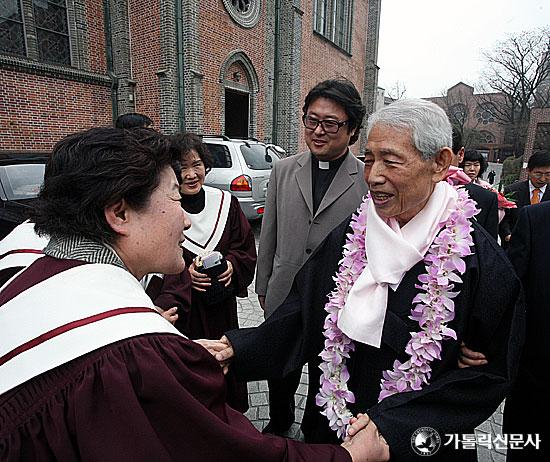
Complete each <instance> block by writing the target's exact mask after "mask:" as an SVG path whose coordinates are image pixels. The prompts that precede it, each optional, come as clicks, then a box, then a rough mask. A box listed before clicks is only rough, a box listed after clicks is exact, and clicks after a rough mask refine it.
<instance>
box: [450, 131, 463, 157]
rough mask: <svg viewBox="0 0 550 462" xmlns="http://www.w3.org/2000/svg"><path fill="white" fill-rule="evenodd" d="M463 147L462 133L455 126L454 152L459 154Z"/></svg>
mask: <svg viewBox="0 0 550 462" xmlns="http://www.w3.org/2000/svg"><path fill="white" fill-rule="evenodd" d="M463 147H464V145H463V144H462V133H460V132H459V131H458V130H457V129H456V127H453V148H452V149H453V153H454V154H455V155H457V154H458V151H460V149H461V148H463Z"/></svg>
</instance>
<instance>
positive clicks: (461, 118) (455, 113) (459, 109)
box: [449, 103, 468, 125]
mask: <svg viewBox="0 0 550 462" xmlns="http://www.w3.org/2000/svg"><path fill="white" fill-rule="evenodd" d="M449 112H450V115H451V120H452V122H453V123H454V122H456V123H458V124H459V125H464V123H465V122H466V118H467V117H468V109H466V105H464V104H462V103H457V104H454V105H452V106H451V110H450V111H449Z"/></svg>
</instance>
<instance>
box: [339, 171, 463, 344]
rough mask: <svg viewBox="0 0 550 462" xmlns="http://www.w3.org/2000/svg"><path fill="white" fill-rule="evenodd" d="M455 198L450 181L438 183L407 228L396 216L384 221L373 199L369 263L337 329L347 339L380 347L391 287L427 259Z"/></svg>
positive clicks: (369, 214) (369, 217) (367, 243)
mask: <svg viewBox="0 0 550 462" xmlns="http://www.w3.org/2000/svg"><path fill="white" fill-rule="evenodd" d="M457 199H458V194H457V192H456V191H455V189H454V188H453V187H452V186H451V185H449V184H448V183H446V182H444V181H441V182H439V183H437V184H436V186H435V189H434V191H433V193H432V195H431V196H430V199H429V200H428V202H427V204H426V206H425V207H424V208H423V209H422V210H421V211H420V212H419V213H418V214H416V215H415V216H414V217H413V218H412V219H411V220H410V221H409V222H408V223H407V224H405V226H403V227H400V226H399V224H398V222H397V220H396V219H394V218H390V219H388V220H384V219H382V218H381V217H380V216H379V215H378V213H377V212H376V208H375V207H374V203H373V202H372V200H371V201H370V202H369V204H368V208H367V231H366V239H365V254H366V257H367V266H366V267H365V269H364V270H363V272H362V273H361V275H360V276H359V278H358V279H357V281H356V282H355V284H354V285H353V287H352V288H351V289H350V291H349V294H348V297H347V300H346V303H345V306H344V308H342V310H341V311H340V316H339V318H338V327H339V328H340V330H341V331H342V332H344V333H345V334H346V335H347V336H348V337H350V338H351V339H353V340H357V341H359V342H361V343H366V344H367V345H371V346H374V347H376V348H380V343H381V339H382V329H383V327H384V320H385V318H386V309H387V305H388V286H389V287H391V288H392V290H394V291H395V290H397V288H398V287H399V284H400V283H401V280H402V279H403V277H404V276H405V274H406V273H407V271H409V270H410V269H411V268H412V267H413V266H414V265H416V264H417V263H418V262H419V261H421V260H422V259H423V258H424V255H425V254H426V252H427V251H428V248H429V247H430V245H431V244H432V242H433V241H434V239H435V237H436V235H437V233H438V232H439V230H440V229H441V223H442V222H444V221H445V220H446V219H447V218H448V216H449V214H450V211H451V210H452V209H453V208H454V207H455V204H456V201H457Z"/></svg>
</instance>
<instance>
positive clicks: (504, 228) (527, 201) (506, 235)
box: [499, 152, 550, 247]
mask: <svg viewBox="0 0 550 462" xmlns="http://www.w3.org/2000/svg"><path fill="white" fill-rule="evenodd" d="M527 175H528V176H529V179H527V180H525V181H518V182H517V183H514V184H511V185H510V186H507V187H505V188H504V194H505V196H506V197H511V198H512V200H513V201H514V202H515V203H516V205H517V208H516V209H506V215H505V216H504V219H503V220H502V222H501V223H500V230H499V232H500V237H501V239H502V243H503V246H504V247H506V246H507V243H508V242H509V241H510V237H511V236H512V231H513V230H514V226H515V225H516V221H517V218H518V214H519V209H520V208H521V207H525V206H526V205H533V204H538V203H539V202H544V201H547V200H550V188H548V183H550V152H537V153H535V154H533V155H532V156H531V157H530V158H529V160H528V161H527Z"/></svg>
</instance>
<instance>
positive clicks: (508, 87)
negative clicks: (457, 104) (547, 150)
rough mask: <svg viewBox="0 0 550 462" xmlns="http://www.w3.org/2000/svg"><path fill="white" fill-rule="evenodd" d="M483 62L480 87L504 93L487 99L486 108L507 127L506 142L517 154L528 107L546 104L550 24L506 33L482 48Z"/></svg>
mask: <svg viewBox="0 0 550 462" xmlns="http://www.w3.org/2000/svg"><path fill="white" fill-rule="evenodd" d="M483 57H484V58H485V60H486V62H487V66H486V68H485V70H484V72H483V73H482V81H483V83H482V87H483V89H484V91H485V93H488V92H489V91H493V92H498V93H501V94H503V95H504V97H503V98H501V99H500V100H498V101H495V100H494V99H491V100H490V99H488V100H487V101H486V103H485V106H486V110H488V111H490V112H492V114H493V116H494V118H495V120H496V121H497V122H498V123H500V124H502V125H504V126H505V127H506V128H507V136H506V138H508V140H507V141H508V142H509V143H510V144H512V146H513V149H514V152H515V155H516V156H517V155H521V154H522V153H523V148H524V146H525V138H526V132H527V126H528V124H529V117H530V113H531V108H532V107H533V106H534V105H535V104H536V105H537V106H539V107H541V106H542V107H548V105H549V104H550V85H549V84H548V80H549V79H550V28H548V27H543V28H538V29H534V30H531V31H526V32H522V33H518V34H509V35H508V36H507V38H506V39H505V40H503V41H501V42H497V44H496V45H495V47H494V48H493V49H492V50H489V51H487V50H486V51H484V52H483Z"/></svg>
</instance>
